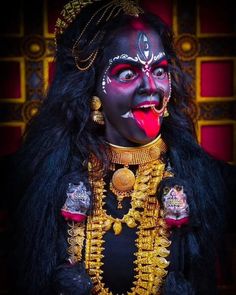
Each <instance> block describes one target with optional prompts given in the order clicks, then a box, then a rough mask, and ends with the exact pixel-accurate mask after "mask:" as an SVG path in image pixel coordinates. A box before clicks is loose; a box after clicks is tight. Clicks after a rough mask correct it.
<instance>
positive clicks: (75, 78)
mask: <svg viewBox="0 0 236 295" xmlns="http://www.w3.org/2000/svg"><path fill="white" fill-rule="evenodd" d="M98 7H100V3H99V2H98V3H95V4H91V5H88V7H86V8H85V9H84V10H83V11H82V12H81V13H80V15H79V17H78V18H76V19H75V21H74V22H73V23H72V24H71V25H70V26H69V28H67V29H66V31H65V32H64V33H63V34H62V35H61V36H59V37H58V38H57V51H56V59H55V62H56V70H55V76H54V79H53V82H52V84H51V86H50V89H49V91H48V94H47V97H46V98H45V100H44V103H43V105H42V107H41V109H40V112H39V114H38V115H37V117H36V118H35V119H34V120H33V121H32V122H31V124H30V126H29V128H28V130H27V132H26V135H25V140H24V144H23V146H22V148H21V149H20V151H19V153H18V155H17V166H18V171H20V173H19V174H18V182H19V187H20V190H19V191H20V192H21V194H22V198H21V202H20V205H19V208H18V214H17V217H16V219H17V224H18V230H17V231H18V236H17V238H16V243H17V245H18V247H17V251H16V264H17V265H18V266H17V268H18V273H19V275H18V283H17V284H18V290H21V291H22V292H23V293H24V294H36V295H37V294H53V293H52V290H51V280H52V278H53V273H54V271H55V269H56V268H57V267H58V266H59V265H61V264H63V263H64V262H65V261H66V260H67V258H68V257H67V252H66V250H67V240H66V239H67V236H66V223H65V222H64V220H63V219H62V217H61V216H60V209H61V207H62V205H63V204H64V202H65V198H66V193H65V192H66V188H67V185H68V183H69V182H73V183H77V182H78V181H83V182H84V183H85V185H87V186H89V184H88V175H87V169H86V167H87V165H86V164H87V161H88V157H89V153H90V152H91V151H93V152H94V153H95V154H96V155H97V157H98V158H100V159H102V160H103V161H104V162H106V161H107V160H106V155H105V153H104V150H103V149H100V147H101V146H102V145H104V144H105V139H104V127H98V126H97V125H96V124H95V123H94V122H92V121H91V119H90V112H91V111H90V106H89V103H90V99H91V97H92V95H93V94H94V93H93V92H94V86H95V83H96V79H97V75H98V69H99V60H100V59H101V58H102V56H103V54H104V50H105V48H106V44H109V41H110V40H111V38H112V32H113V31H114V30H115V29H116V28H117V27H118V28H120V27H122V26H123V25H125V24H127V22H128V21H129V20H130V18H131V17H130V16H127V15H125V14H124V13H123V12H121V13H119V14H118V15H117V16H116V17H113V18H112V19H110V20H109V21H107V22H103V21H102V22H100V24H99V25H97V26H95V25H93V24H90V25H89V26H88V28H87V29H86V31H85V32H84V34H83V36H82V37H81V40H80V46H81V50H80V56H81V58H83V56H87V55H89V54H90V53H91V52H92V51H93V50H95V49H97V48H98V49H99V53H98V57H97V59H96V60H95V62H94V64H93V65H92V66H91V67H90V68H89V69H88V70H87V71H80V70H79V69H78V68H77V67H76V64H75V59H74V56H73V51H72V48H73V44H74V43H75V42H76V40H77V38H78V36H79V35H80V33H81V31H82V30H83V28H84V27H85V25H86V22H87V21H88V19H90V17H91V15H92V14H93V13H94V12H95V11H96V10H97V9H98ZM140 17H141V18H142V20H143V22H145V23H147V24H148V25H150V26H151V27H152V28H153V29H154V30H156V32H157V33H158V34H159V35H160V37H161V40H162V43H163V45H164V49H165V53H166V55H167V58H168V61H169V70H170V72H171V78H172V96H171V99H170V102H169V105H168V111H169V114H170V116H169V117H167V118H164V120H163V124H162V127H161V133H162V138H163V139H164V141H165V142H166V144H167V146H168V150H169V152H168V157H169V160H170V163H171V166H172V167H173V169H174V172H175V176H176V179H177V180H178V181H180V182H182V183H184V185H185V187H186V190H187V191H188V192H189V196H188V200H189V205H190V212H191V215H190V225H189V226H188V227H187V229H186V230H185V232H184V233H183V234H181V235H182V236H181V241H183V242H182V243H183V248H184V253H185V254H184V255H185V256H186V257H187V258H186V259H185V262H184V264H185V267H184V270H183V275H184V276H185V277H186V280H187V281H189V284H190V285H191V288H192V289H193V290H194V289H195V290H197V294H211V293H209V292H210V291H209V290H210V285H211V284H210V283H209V282H210V281H211V282H212V280H211V279H209V280H208V278H209V273H212V271H213V269H214V265H212V262H213V261H214V255H215V242H216V240H217V238H218V235H219V233H220V232H221V229H222V225H223V220H224V212H223V208H224V202H223V195H224V183H223V181H222V177H221V174H220V170H219V169H218V166H217V163H216V161H214V160H213V159H212V158H211V157H210V156H208V155H207V154H206V153H205V152H204V151H203V150H202V148H201V147H200V146H199V145H198V143H197V141H196V138H195V132H194V127H193V124H192V121H191V119H190V117H189V110H190V104H191V103H192V100H191V97H190V96H189V94H188V91H187V86H188V85H187V77H186V75H185V74H184V72H183V70H182V69H181V65H180V62H179V60H178V58H177V56H176V53H175V50H174V48H173V36H172V33H171V30H170V29H169V27H168V26H167V25H166V24H165V23H164V22H163V21H162V20H161V19H160V18H158V17H157V16H154V15H152V14H150V13H145V14H143V15H141V16H140ZM98 31H100V35H99V36H100V37H99V38H98V39H96V40H95V41H94V42H92V43H91V44H90V42H89V41H91V40H92V37H93V36H94V35H95V34H96V32H98ZM177 180H176V181H177ZM18 189H19V188H18ZM169 281H170V280H169ZM172 281H173V279H172ZM205 288H207V290H208V291H206V289H205ZM167 289H168V288H167ZM23 293H22V294H23ZM166 293H168V291H166ZM68 294H70V293H68ZM71 294H75V293H72V292H71ZM77 294H80V293H77ZM81 294H82V293H81ZM168 294H169V293H168ZM183 294H184V293H183ZM189 294H190V293H189Z"/></svg>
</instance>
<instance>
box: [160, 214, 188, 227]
mask: <svg viewBox="0 0 236 295" xmlns="http://www.w3.org/2000/svg"><path fill="white" fill-rule="evenodd" d="M165 222H166V224H167V225H168V226H169V227H170V228H172V227H181V226H182V225H184V224H188V222H189V218H188V217H184V218H181V219H171V218H165Z"/></svg>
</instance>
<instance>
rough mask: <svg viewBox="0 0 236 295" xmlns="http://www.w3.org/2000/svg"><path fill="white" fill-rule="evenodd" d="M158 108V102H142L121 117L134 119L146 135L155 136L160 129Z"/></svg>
mask: <svg viewBox="0 0 236 295" xmlns="http://www.w3.org/2000/svg"><path fill="white" fill-rule="evenodd" d="M158 108H159V103H158V102H151V103H150V102H142V103H140V104H138V105H136V106H135V107H134V108H132V110H130V111H129V112H127V113H126V114H124V115H122V117H123V118H132V119H134V120H135V122H136V124H137V125H138V126H139V128H141V129H142V130H143V131H144V132H145V134H146V135H147V136H148V137H150V138H155V137H156V136H157V135H158V133H159V131H160V114H159V112H160V110H158Z"/></svg>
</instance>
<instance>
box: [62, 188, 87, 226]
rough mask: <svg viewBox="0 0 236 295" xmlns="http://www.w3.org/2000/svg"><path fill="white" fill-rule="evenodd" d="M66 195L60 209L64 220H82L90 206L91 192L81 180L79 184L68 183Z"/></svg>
mask: <svg viewBox="0 0 236 295" xmlns="http://www.w3.org/2000/svg"><path fill="white" fill-rule="evenodd" d="M66 195H67V199H66V202H65V204H64V206H63V207H62V209H61V214H62V216H63V217H64V218H65V219H66V220H71V221H75V222H82V221H84V220H85V219H86V217H87V214H86V213H87V211H88V210H89V208H90V195H91V192H90V191H87V189H86V187H85V185H84V184H83V182H79V184H73V183H69V185H68V189H67V191H66Z"/></svg>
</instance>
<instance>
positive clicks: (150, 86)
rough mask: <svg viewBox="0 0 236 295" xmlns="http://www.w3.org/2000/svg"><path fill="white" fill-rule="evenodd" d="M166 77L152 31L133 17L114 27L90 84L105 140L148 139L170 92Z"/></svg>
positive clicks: (133, 141) (132, 143)
mask: <svg viewBox="0 0 236 295" xmlns="http://www.w3.org/2000/svg"><path fill="white" fill-rule="evenodd" d="M169 80H170V79H169V74H168V63H167V58H166V56H165V52H164V48H163V44H162V42H161V39H160V37H159V35H158V34H157V33H156V32H155V31H154V30H152V29H150V28H149V27H147V26H146V25H145V24H143V23H142V22H140V21H138V20H134V21H133V22H132V23H131V24H130V25H129V26H127V27H125V28H123V29H120V30H118V31H116V32H115V33H114V34H113V38H112V41H111V42H110V43H109V45H108V46H107V47H106V49H105V51H104V56H103V59H102V61H101V64H100V72H99V77H98V81H97V85H96V86H97V87H96V92H97V93H96V94H97V95H98V96H99V97H100V99H101V101H102V111H103V114H104V117H105V128H106V131H105V132H106V139H107V141H108V142H110V143H113V144H117V145H122V146H135V145H141V144H146V143H148V142H150V141H152V140H154V139H155V138H156V137H157V136H158V134H159V133H160V127H161V122H162V118H163V113H164V107H165V105H166V104H167V102H168V99H169V96H170V81H169Z"/></svg>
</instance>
